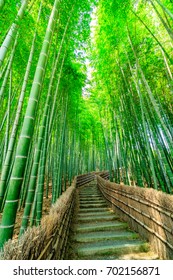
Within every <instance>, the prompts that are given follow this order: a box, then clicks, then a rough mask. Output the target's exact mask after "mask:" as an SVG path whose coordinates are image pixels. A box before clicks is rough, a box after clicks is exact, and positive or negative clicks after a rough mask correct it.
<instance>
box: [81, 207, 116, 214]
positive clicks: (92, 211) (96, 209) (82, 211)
mask: <svg viewBox="0 0 173 280" xmlns="http://www.w3.org/2000/svg"><path fill="white" fill-rule="evenodd" d="M106 210H107V211H108V210H110V208H108V207H99V212H104V211H106ZM94 212H96V213H98V208H90V209H88V208H81V209H79V214H82V213H94Z"/></svg>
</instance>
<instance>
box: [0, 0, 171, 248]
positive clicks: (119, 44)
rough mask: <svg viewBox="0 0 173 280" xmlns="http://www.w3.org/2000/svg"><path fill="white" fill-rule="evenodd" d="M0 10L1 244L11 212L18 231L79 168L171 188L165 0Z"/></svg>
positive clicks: (50, 3)
mask: <svg viewBox="0 0 173 280" xmlns="http://www.w3.org/2000/svg"><path fill="white" fill-rule="evenodd" d="M0 13H1V14H0V24H1V26H0V30H1V33H0V37H1V38H0V40H1V49H0V79H1V80H0V86H1V88H0V209H1V215H2V218H1V226H0V248H2V247H3V245H4V243H5V242H6V241H7V240H8V239H9V238H12V237H13V231H14V225H15V221H16V216H17V213H18V212H20V211H21V212H22V213H23V214H22V215H23V217H22V219H21V224H20V232H19V238H20V236H21V235H22V234H23V233H24V231H25V230H26V229H27V227H28V226H34V225H36V226H37V225H39V224H40V221H41V218H42V212H43V197H46V198H48V197H50V196H51V204H54V203H55V201H56V200H57V198H58V197H59V196H60V195H61V194H62V192H64V191H65V190H66V188H67V187H68V186H69V185H70V184H71V182H72V180H73V178H74V176H76V175H78V174H83V173H87V172H90V171H98V170H100V171H102V170H109V171H110V179H111V180H112V181H115V182H117V183H124V184H128V185H138V186H140V187H152V188H155V189H158V190H161V191H164V192H167V193H172V187H173V173H172V169H173V168H172V167H173V161H172V153H173V151H172V127H171V125H172V93H173V82H172V70H173V5H172V1H169V0H161V1H160V0H148V1H145V0H138V1H137V0H136V1H133V0H127V1H122V0H114V1H113V0H110V1H108V0H99V1H93V0H80V1H79V0H67V1H64V0H36V1H31V0H30V1H27V0H23V1H20V0H13V1H9V0H6V1H0ZM93 14H94V17H95V20H92V18H93ZM92 24H93V27H92V28H91V25H92ZM87 59H88V60H89V64H90V68H89V70H88V66H87V64H86V60H87ZM88 71H89V72H91V73H89V75H88V74H87V73H88ZM89 76H91V77H89Z"/></svg>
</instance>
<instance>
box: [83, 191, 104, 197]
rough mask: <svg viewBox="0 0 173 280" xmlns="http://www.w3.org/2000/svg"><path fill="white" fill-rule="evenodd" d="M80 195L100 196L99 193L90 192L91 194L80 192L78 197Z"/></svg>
mask: <svg viewBox="0 0 173 280" xmlns="http://www.w3.org/2000/svg"><path fill="white" fill-rule="evenodd" d="M81 195H83V196H92V195H99V196H100V195H101V194H100V192H91V193H90V192H87V193H83V192H80V196H81Z"/></svg>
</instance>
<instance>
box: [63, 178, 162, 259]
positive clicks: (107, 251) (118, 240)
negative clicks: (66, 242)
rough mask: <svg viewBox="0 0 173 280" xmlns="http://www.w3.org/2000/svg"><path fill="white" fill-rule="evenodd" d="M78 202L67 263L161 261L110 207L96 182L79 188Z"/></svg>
mask: <svg viewBox="0 0 173 280" xmlns="http://www.w3.org/2000/svg"><path fill="white" fill-rule="evenodd" d="M78 202H79V207H78V211H77V213H76V217H75V224H74V225H73V234H72V236H71V241H70V244H71V250H70V252H71V253H70V254H69V256H68V259H87V260H99V259H100V260H114V259H143V260H145V259H147V260H149V259H158V258H157V255H155V254H154V253H153V252H152V251H151V250H150V246H149V244H148V243H147V242H146V241H145V240H142V239H141V237H140V236H139V234H137V233H135V232H133V231H131V230H130V229H129V227H128V224H127V223H125V222H122V221H121V220H120V219H119V217H118V216H117V215H116V214H115V213H114V212H113V211H112V210H111V209H110V208H109V207H108V205H107V202H106V201H105V199H104V198H103V196H102V194H101V192H100V191H99V189H98V188H97V186H96V184H95V182H94V181H93V182H91V183H90V184H88V185H87V186H84V187H81V188H79V201H78Z"/></svg>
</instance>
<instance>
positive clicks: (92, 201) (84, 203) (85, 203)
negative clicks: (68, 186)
mask: <svg viewBox="0 0 173 280" xmlns="http://www.w3.org/2000/svg"><path fill="white" fill-rule="evenodd" d="M79 202H80V205H88V204H102V203H104V204H105V205H107V203H106V201H105V200H103V199H100V200H90V201H88V200H87V201H81V200H80V201H79Z"/></svg>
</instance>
